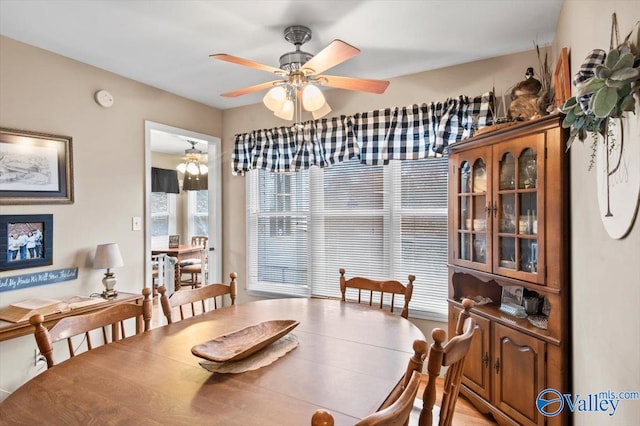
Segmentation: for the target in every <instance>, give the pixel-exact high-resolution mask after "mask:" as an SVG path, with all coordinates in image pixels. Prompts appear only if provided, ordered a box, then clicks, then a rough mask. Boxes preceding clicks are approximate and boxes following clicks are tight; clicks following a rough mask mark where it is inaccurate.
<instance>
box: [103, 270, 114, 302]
mask: <svg viewBox="0 0 640 426" xmlns="http://www.w3.org/2000/svg"><path fill="white" fill-rule="evenodd" d="M102 285H103V286H104V288H105V290H104V291H103V292H102V297H103V298H104V299H113V298H114V297H116V296H117V295H118V292H117V291H115V290H114V288H113V287H115V286H116V278H115V277H114V276H113V272H110V271H109V270H108V269H107V273H106V274H104V278H102Z"/></svg>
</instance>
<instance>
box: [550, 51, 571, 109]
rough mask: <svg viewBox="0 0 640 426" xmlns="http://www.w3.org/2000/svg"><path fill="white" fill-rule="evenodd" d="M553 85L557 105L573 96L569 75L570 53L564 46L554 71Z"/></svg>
mask: <svg viewBox="0 0 640 426" xmlns="http://www.w3.org/2000/svg"><path fill="white" fill-rule="evenodd" d="M553 86H554V90H555V95H556V107H560V106H562V105H563V104H564V103H565V102H566V101H567V99H569V98H570V97H571V76H570V75H569V53H568V50H567V48H566V47H563V48H562V51H561V52H560V57H559V58H558V63H557V64H556V70H555V72H554V73H553Z"/></svg>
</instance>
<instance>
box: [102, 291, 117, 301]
mask: <svg viewBox="0 0 640 426" xmlns="http://www.w3.org/2000/svg"><path fill="white" fill-rule="evenodd" d="M117 296H118V292H117V291H116V290H105V291H103V292H102V298H103V299H115V298H116V297H117Z"/></svg>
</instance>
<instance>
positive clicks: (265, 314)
mask: <svg viewBox="0 0 640 426" xmlns="http://www.w3.org/2000/svg"><path fill="white" fill-rule="evenodd" d="M269 320H297V321H299V322H300V324H299V325H298V326H297V327H296V328H294V329H293V330H292V331H291V332H290V333H291V334H293V335H294V336H295V337H296V338H297V340H298V346H297V347H296V348H295V349H293V350H292V351H290V352H288V353H286V354H285V355H284V356H283V357H281V358H279V359H277V360H275V361H274V362H273V363H272V364H270V365H267V366H264V367H261V368H259V369H256V370H253V371H246V372H243V373H239V374H221V373H212V372H210V371H208V370H206V369H205V368H203V367H202V366H200V365H199V361H200V358H197V357H196V356H194V355H193V354H192V353H191V348H192V347H193V346H194V345H197V344H200V343H203V342H207V341H209V340H211V339H214V338H216V337H218V336H223V335H227V334H229V333H231V332H234V331H237V330H240V329H242V328H245V327H247V326H250V325H254V324H257V323H260V322H263V321H269ZM415 339H424V335H423V334H422V332H421V331H420V330H419V329H418V328H417V327H416V326H415V325H413V324H412V323H411V322H410V321H408V320H406V319H404V318H402V317H400V316H398V315H394V314H391V313H389V312H387V311H383V310H380V309H376V308H371V307H369V306H367V305H360V304H357V303H352V302H341V301H339V300H334V299H316V298H312V299H306V298H292V299H269V300H261V301H255V302H249V303H245V304H240V305H234V306H229V307H224V308H219V309H216V310H213V311H210V312H207V313H205V314H203V315H198V316H195V317H191V318H188V319H185V320H182V321H178V322H175V323H173V324H169V325H166V326H162V327H158V328H155V329H152V330H150V331H147V332H145V333H142V334H139V335H135V336H133V337H130V338H127V339H124V340H121V341H118V342H116V343H112V344H109V345H106V346H101V347H98V348H96V349H93V350H91V351H88V352H85V353H83V354H81V355H78V356H76V357H74V358H71V359H68V360H66V361H63V362H61V363H59V364H57V365H56V366H54V367H52V368H50V369H48V370H47V371H44V372H43V373H42V374H40V375H38V376H36V377H35V378H33V379H31V380H30V381H29V382H27V383H25V384H24V385H23V386H21V387H20V388H18V389H17V390H16V391H15V392H13V393H12V394H11V395H10V396H8V397H7V398H6V399H5V401H3V402H2V403H1V404H0V424H3V422H5V423H8V424H16V425H19V424H25V425H34V424H64V425H86V424H135V425H166V424H171V425H224V426H229V425H231V426H233V425H239V426H251V425H261V426H262V425H274V426H286V425H292V426H304V425H308V424H310V419H311V416H312V415H313V413H314V411H315V410H317V409H325V410H328V411H330V412H331V413H332V414H333V416H334V418H335V422H336V423H335V424H336V425H352V424H354V423H356V422H357V421H358V420H359V419H361V418H363V417H365V416H367V415H368V414H370V413H373V412H375V411H377V410H378V408H379V407H380V406H381V405H383V403H384V402H385V399H386V398H387V397H388V396H389V394H390V392H391V391H392V390H393V388H394V387H395V386H396V384H397V383H398V382H399V381H400V380H401V379H402V377H403V374H404V372H405V370H406V367H407V363H408V361H409V358H410V357H411V355H412V354H413V352H412V344H413V341H414V340H415ZM256 355H258V354H256ZM254 356H255V355H254Z"/></svg>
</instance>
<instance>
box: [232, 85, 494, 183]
mask: <svg viewBox="0 0 640 426" xmlns="http://www.w3.org/2000/svg"><path fill="white" fill-rule="evenodd" d="M493 104H494V95H493V93H492V92H487V93H485V94H483V95H481V96H478V97H475V98H468V97H466V96H459V97H458V98H455V99H447V100H445V101H442V102H431V103H429V104H426V103H425V104H422V105H417V104H414V105H411V106H407V107H395V108H386V109H381V110H374V111H369V112H363V113H358V114H355V115H353V116H345V115H342V116H340V117H332V118H328V119H326V118H325V119H319V120H311V121H306V122H304V123H302V125H294V126H291V127H276V128H272V129H262V130H254V131H251V132H248V133H242V134H237V135H235V145H234V150H233V153H232V155H231V162H232V173H233V174H234V175H238V174H239V175H244V174H245V173H246V172H248V171H249V170H252V169H263V170H267V171H270V172H291V171H298V170H304V169H308V168H309V167H311V166H318V167H330V166H331V165H333V164H337V163H340V162H343V161H348V160H350V159H352V158H359V159H360V162H361V163H362V164H367V165H380V164H388V163H389V161H390V160H417V159H421V158H427V157H435V156H440V155H441V154H442V153H443V152H444V150H445V149H446V147H447V146H448V145H449V144H453V143H455V142H458V141H461V140H463V139H466V138H468V137H470V136H471V135H472V134H473V132H474V130H475V129H478V128H480V127H484V126H486V125H488V124H490V123H491V122H492V120H493V117H492V114H491V111H493Z"/></svg>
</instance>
